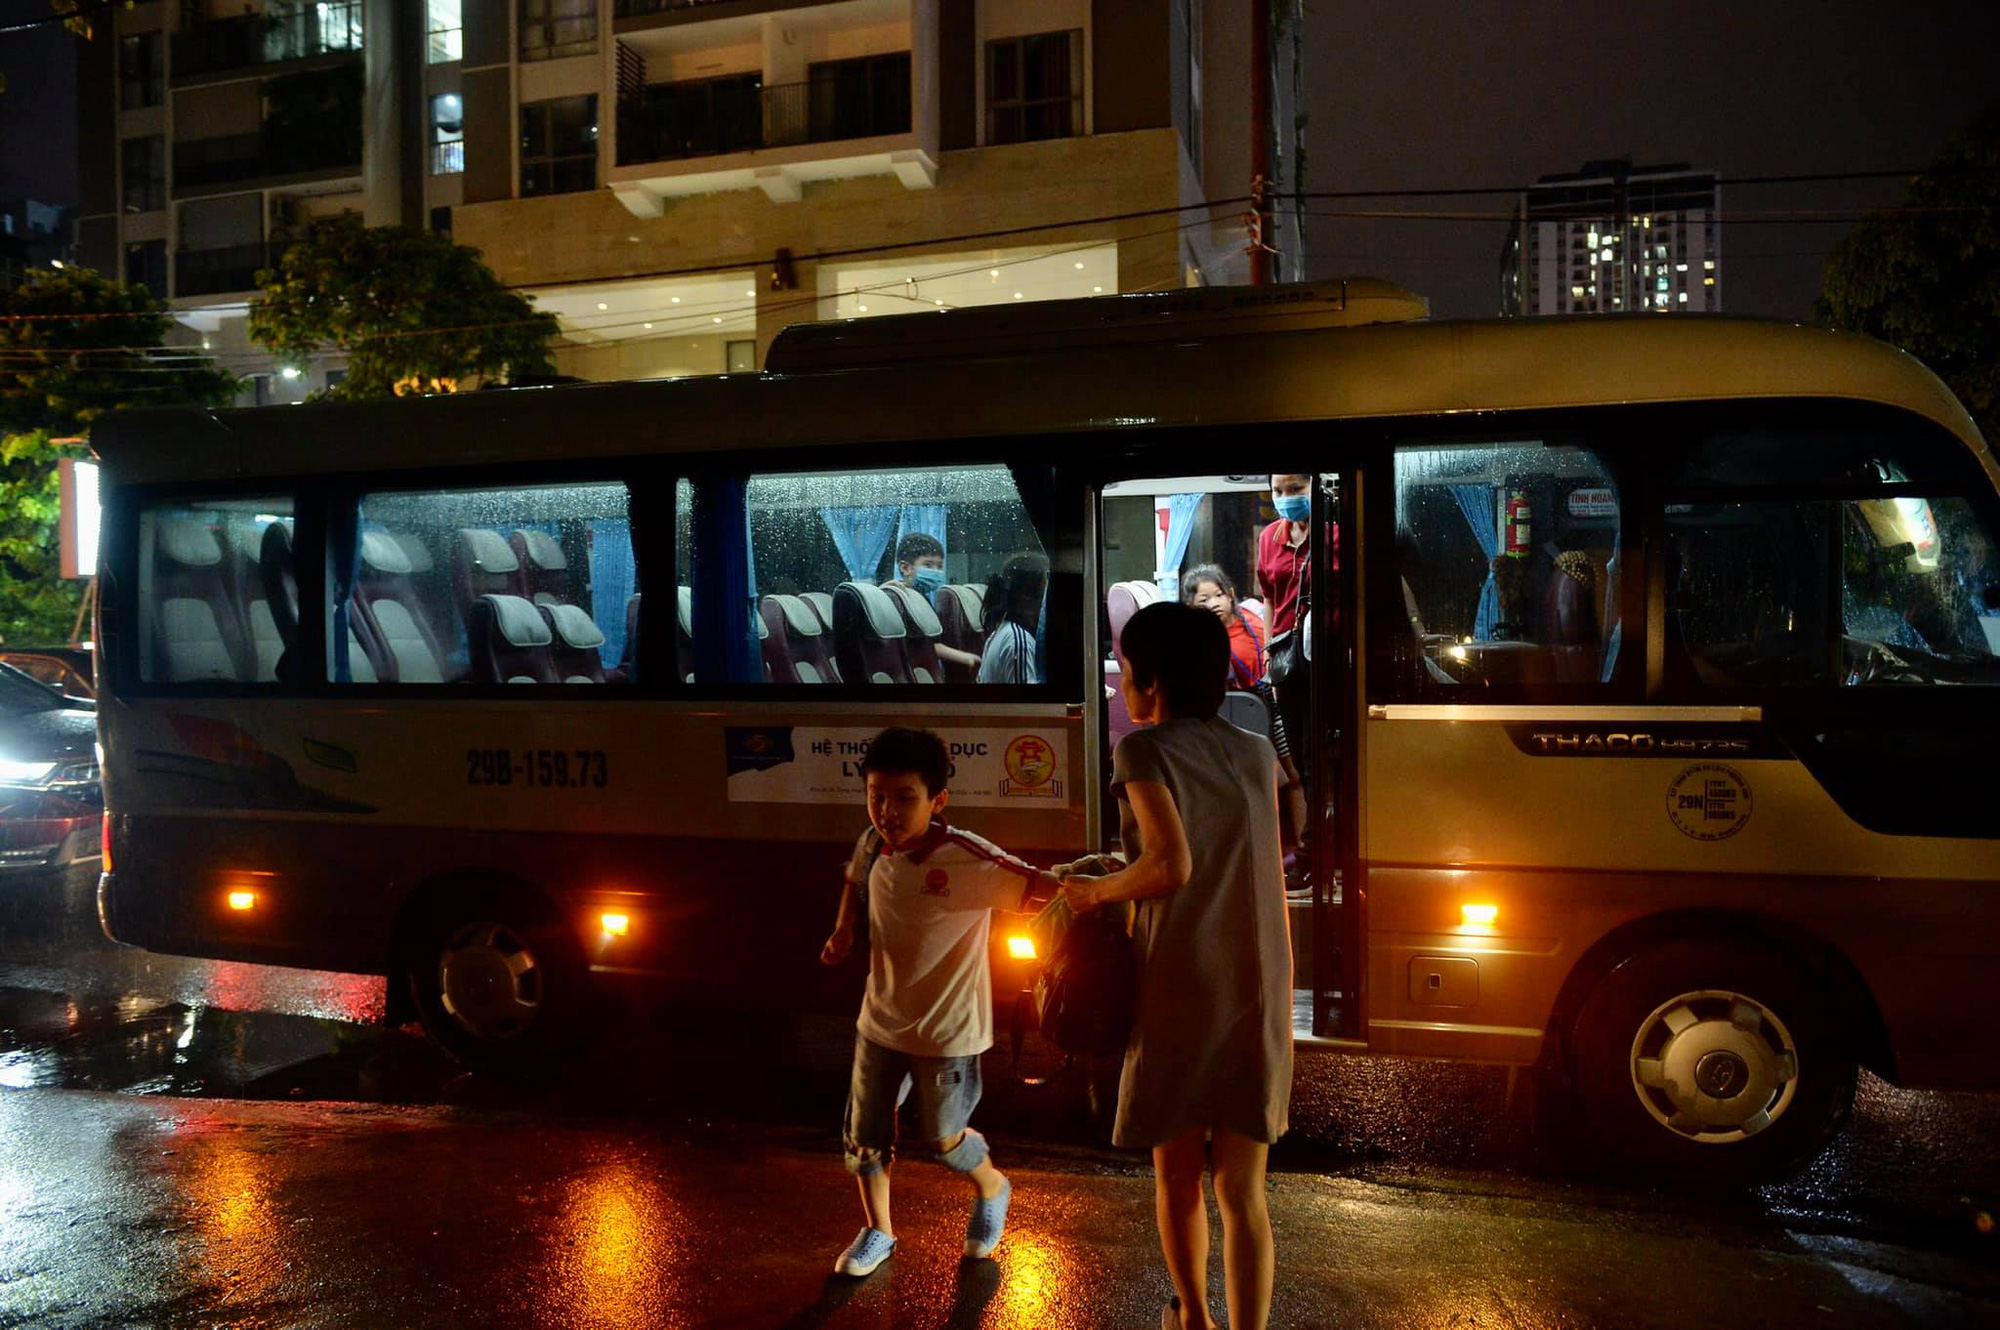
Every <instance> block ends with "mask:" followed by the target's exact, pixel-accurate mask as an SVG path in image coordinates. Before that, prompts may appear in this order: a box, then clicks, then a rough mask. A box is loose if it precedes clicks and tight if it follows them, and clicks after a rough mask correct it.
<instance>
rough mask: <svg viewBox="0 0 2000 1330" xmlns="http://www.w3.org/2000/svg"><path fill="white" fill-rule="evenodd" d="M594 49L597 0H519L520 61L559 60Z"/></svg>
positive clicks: (593, 50) (590, 52)
mask: <svg viewBox="0 0 2000 1330" xmlns="http://www.w3.org/2000/svg"><path fill="white" fill-rule="evenodd" d="M596 50H597V0H521V59H523V60H561V59H563V58H564V57H566V56H572V55H590V54H592V53H593V52H595V51H596Z"/></svg>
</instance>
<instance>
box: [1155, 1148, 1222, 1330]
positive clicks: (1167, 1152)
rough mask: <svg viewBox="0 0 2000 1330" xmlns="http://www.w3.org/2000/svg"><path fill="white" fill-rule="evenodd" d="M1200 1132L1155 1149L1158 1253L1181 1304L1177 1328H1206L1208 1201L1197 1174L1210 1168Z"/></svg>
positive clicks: (1188, 1329)
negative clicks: (1165, 1265) (1202, 1192)
mask: <svg viewBox="0 0 2000 1330" xmlns="http://www.w3.org/2000/svg"><path fill="white" fill-rule="evenodd" d="M1203 1135H1204V1133H1203V1132H1202V1130H1201V1129H1200V1128H1196V1129H1195V1130H1193V1131H1190V1132H1186V1133H1184V1134H1182V1135H1181V1136H1178V1137H1176V1138H1175V1139H1173V1140H1172V1141H1169V1142H1168V1143H1167V1144H1165V1145H1156V1146H1154V1147H1153V1214H1154V1218H1155V1219H1156V1220H1157V1221H1158V1223H1159V1226H1160V1252H1161V1254H1162V1255H1164V1256H1165V1257H1166V1258H1167V1275H1168V1277H1169V1278H1171V1279H1172V1280H1173V1281H1174V1294H1175V1296H1176V1297H1178V1298H1179V1299H1180V1300H1181V1325H1182V1326H1184V1327H1185V1328H1186V1330H1209V1327H1210V1324H1211V1323H1210V1321H1209V1319H1208V1202H1207V1201H1206V1200H1204V1199H1203V1197H1202V1194H1201V1175H1202V1173H1203V1171H1204V1170H1206V1169H1207V1167H1208V1143H1207V1142H1206V1141H1205V1140H1203V1139H1202V1137H1203Z"/></svg>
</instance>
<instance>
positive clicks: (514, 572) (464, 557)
mask: <svg viewBox="0 0 2000 1330" xmlns="http://www.w3.org/2000/svg"><path fill="white" fill-rule="evenodd" d="M451 589H452V599H453V600H454V602H455V603H456V605H457V607H458V616H459V618H460V619H461V620H462V621H463V622H464V623H465V626H466V631H467V633H468V635H469V634H470V633H471V630H472V611H473V609H474V607H475V606H477V605H478V603H479V601H480V598H481V597H483V596H519V595H520V594H521V561H520V560H519V559H517V558H515V557H514V550H513V547H512V546H510V545H509V544H508V543H507V538H506V537H505V536H502V535H501V534H500V533H499V532H498V531H489V530H487V529H485V528H484V527H460V528H459V531H458V535H457V537H456V538H455V540H454V541H453V549H452V561H451ZM472 650H473V651H474V652H475V653H477V652H478V651H479V650H480V648H479V645H478V644H477V643H476V642H475V643H472Z"/></svg>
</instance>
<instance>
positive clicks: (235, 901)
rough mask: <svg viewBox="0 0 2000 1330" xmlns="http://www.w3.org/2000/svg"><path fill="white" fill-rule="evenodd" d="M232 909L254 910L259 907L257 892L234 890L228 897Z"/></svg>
mask: <svg viewBox="0 0 2000 1330" xmlns="http://www.w3.org/2000/svg"><path fill="white" fill-rule="evenodd" d="M226 899H227V900H228V902H229V908H230V909H232V910H254V909H256V908H257V893H256V892H254V891H232V892H230V893H229V895H228V896H227V897H226Z"/></svg>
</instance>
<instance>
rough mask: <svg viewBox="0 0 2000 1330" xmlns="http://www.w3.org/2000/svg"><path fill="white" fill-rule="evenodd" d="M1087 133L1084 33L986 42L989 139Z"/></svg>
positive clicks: (1027, 139) (1007, 140)
mask: <svg viewBox="0 0 2000 1330" xmlns="http://www.w3.org/2000/svg"><path fill="white" fill-rule="evenodd" d="M1082 132H1083V34H1082V33H1081V32H1079V31H1070V32H1045V33H1040V34H1038V35H1036V36H1033V37H1010V38H1008V39H1007V40H1006V41H998V42H988V43H987V44H986V141H987V142H988V143H1033V142H1035V141H1037V140H1040V139H1063V138H1069V137H1070V136H1072V135H1074V134H1079V133H1082Z"/></svg>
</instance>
